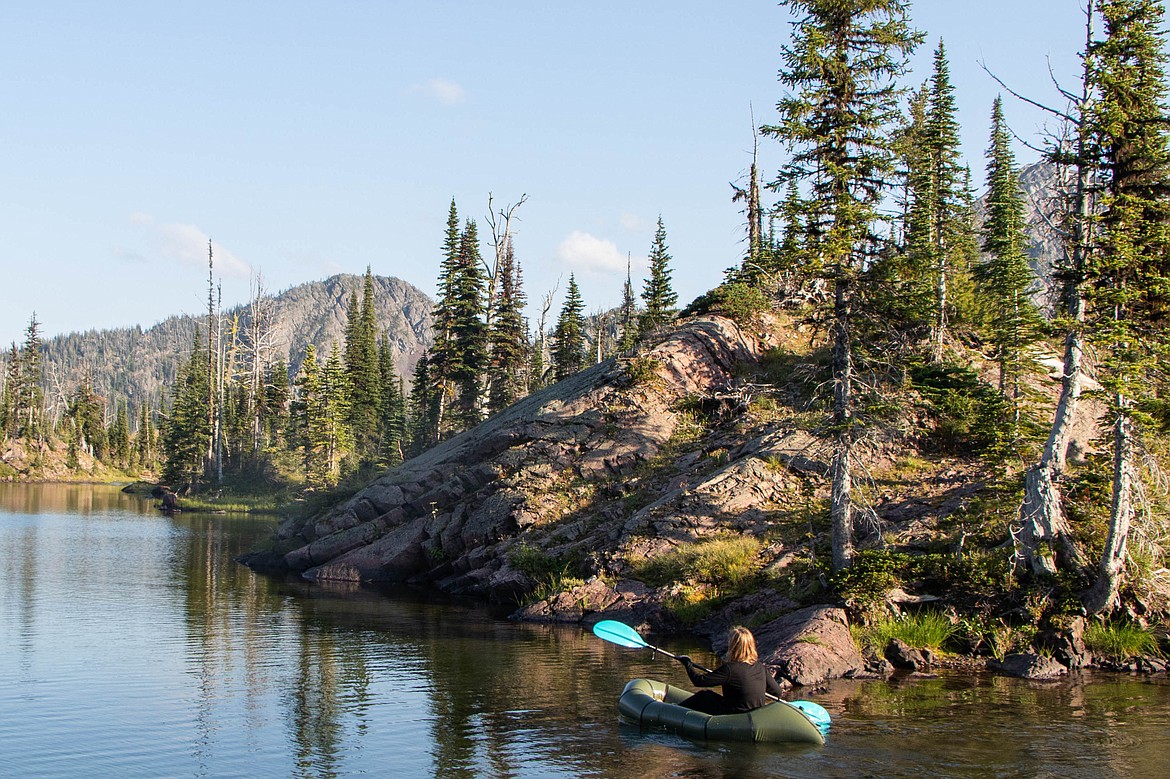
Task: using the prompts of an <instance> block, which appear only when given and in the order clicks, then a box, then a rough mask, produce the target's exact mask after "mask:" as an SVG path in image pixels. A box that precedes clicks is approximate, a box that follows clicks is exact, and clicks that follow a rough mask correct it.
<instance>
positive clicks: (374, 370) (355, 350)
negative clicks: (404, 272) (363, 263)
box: [345, 267, 381, 460]
mask: <svg viewBox="0 0 1170 779" xmlns="http://www.w3.org/2000/svg"><path fill="white" fill-rule="evenodd" d="M350 301H351V303H350V311H349V317H351V318H352V321H350V320H347V322H346V343H345V372H346V376H347V377H348V383H349V387H350V393H351V396H350V399H349V401H350V418H349V420H348V422H349V427H350V429H351V430H352V432H353V437H354V446H355V448H356V450H357V453H358V457H359V458H360V459H362V460H371V459H373V458H374V456H375V455H376V453H377V450H378V443H379V429H378V428H379V416H380V415H379V405H380V398H379V395H380V384H381V375H380V371H379V364H378V346H377V330H378V322H377V314H376V311H375V307H374V276H373V273H372V272H371V270H370V268H369V267H367V268H366V275H365V279H364V281H363V287H362V297H361V303H360V304H358V303H357V296H356V294H355V295H354V296H352V297H351V298H350Z"/></svg>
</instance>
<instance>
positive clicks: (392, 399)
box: [378, 333, 406, 465]
mask: <svg viewBox="0 0 1170 779" xmlns="http://www.w3.org/2000/svg"><path fill="white" fill-rule="evenodd" d="M378 383H379V392H378V395H379V397H378V415H379V430H380V444H379V459H380V460H381V462H382V463H384V464H386V465H397V464H398V463H400V462H402V460H403V458H404V457H405V453H406V440H405V438H406V399H405V398H404V397H403V394H402V379H401V378H399V376H398V372H397V371H396V370H395V368H394V353H393V351H391V349H390V334H389V333H383V334H382V338H381V340H380V341H379V343H378Z"/></svg>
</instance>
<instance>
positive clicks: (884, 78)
mask: <svg viewBox="0 0 1170 779" xmlns="http://www.w3.org/2000/svg"><path fill="white" fill-rule="evenodd" d="M783 5H785V6H787V7H788V8H790V9H791V10H792V11H793V13H794V15H795V16H796V17H797V20H796V22H795V23H794V37H793V40H792V42H791V44H790V45H787V46H785V47H784V48H783V50H782V59H783V65H782V68H781V71H780V80H781V82H782V83H783V84H784V85H785V86H786V87H788V88H789V89H791V90H794V92H793V93H791V94H789V95H787V96H786V97H784V98H782V99H781V100H780V102H779V104H778V106H777V107H778V109H779V112H780V123H779V124H778V125H776V126H774V127H770V128H765V129H764V132H765V133H767V134H769V135H773V136H775V137H777V138H780V139H781V140H782V141H784V142H785V143H786V144H787V145H788V146H789V147H790V149H791V152H792V156H791V159H790V162H789V164H788V165H787V166H786V167H785V169H784V170H783V171H782V172H781V182H786V181H795V182H798V183H799V182H803V183H804V185H805V186H806V188H807V194H806V195H805V197H804V198H803V202H804V203H805V207H806V214H807V215H808V216H807V219H808V222H807V224H806V227H807V229H808V231H809V232H810V233H812V234H814V235H815V236H816V238H815V241H814V244H815V250H816V251H817V252H819V254H820V258H819V261H818V262H817V263H816V265H817V266H819V267H820V268H823V273H824V275H825V277H826V279H827V281H828V282H829V283H830V284H831V285H832V299H833V303H832V311H831V312H829V332H830V340H831V342H832V376H833V410H832V425H833V431H834V436H835V441H834V451H833V456H832V493H831V496H830V517H831V521H832V535H833V544H832V546H833V550H832V565H833V568H834V569H841V568H845V567H847V566H848V565H849V564H850V562H851V560H852V556H853V504H852V462H851V458H852V452H853V445H854V437H855V433H854V424H855V419H854V416H855V409H854V406H855V397H854V389H853V372H854V342H853V337H854V336H853V327H852V325H853V323H854V321H855V318H856V316H857V311H856V310H855V306H856V305H857V303H858V280H859V275H860V273H861V272H862V271H863V270H864V269H865V267H866V265H867V264H868V259H869V256H870V254H871V253H872V251H873V247H874V246H875V244H876V243H877V240H876V237H875V224H876V222H877V221H878V218H879V215H878V212H877V209H878V204H879V202H880V200H881V198H882V196H883V194H884V192H885V190H886V189H887V187H888V186H889V185H890V183H891V181H892V174H893V151H894V139H893V137H892V134H891V128H892V127H893V126H894V123H895V121H896V120H897V118H898V116H899V112H898V99H899V97H900V94H901V90H899V89H898V88H897V87H896V86H895V83H894V80H895V79H896V78H897V77H898V76H900V75H902V73H903V72H904V71H905V65H906V58H907V57H908V56H909V54H910V53H911V52H912V51H913V49H914V47H915V46H916V45H917V44H918V42H919V41H920V39H921V36H920V35H919V34H918V33H916V32H915V31H913V30H912V29H911V27H910V25H909V23H908V20H907V4H906V3H905V2H901V1H900V0H785V2H783Z"/></svg>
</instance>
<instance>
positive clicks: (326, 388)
mask: <svg viewBox="0 0 1170 779" xmlns="http://www.w3.org/2000/svg"><path fill="white" fill-rule="evenodd" d="M352 392H353V387H352V386H351V385H350V383H349V375H348V374H347V373H346V370H345V363H344V360H343V359H342V356H341V349H340V348H339V347H338V345H337V342H336V341H334V342H333V348H332V349H331V350H330V352H329V359H328V360H326V361H325V366H324V367H323V368H322V369H321V394H320V396H319V400H320V403H319V405H318V407H317V411H318V412H319V413H320V417H319V418H318V419H316V420H314V421H316V422H318V423H319V425H320V428H319V429H320V430H321V431H322V432H323V438H324V440H325V455H326V467H327V473H328V479H329V482H330V483H335V482H336V480H337V478H338V476H340V474H341V471H342V461H343V460H344V459H345V458H346V456H347V455H349V454H350V453H351V452H352V451H353V433H352V431H351V429H350V427H349V420H350V418H351V405H350V397H351V396H352Z"/></svg>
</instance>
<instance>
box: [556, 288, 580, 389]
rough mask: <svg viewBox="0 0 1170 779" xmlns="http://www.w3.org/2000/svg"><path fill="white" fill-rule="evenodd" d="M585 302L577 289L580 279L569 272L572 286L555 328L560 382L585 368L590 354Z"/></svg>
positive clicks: (557, 371)
mask: <svg viewBox="0 0 1170 779" xmlns="http://www.w3.org/2000/svg"><path fill="white" fill-rule="evenodd" d="M584 311H585V303H584V302H583V301H582V300H581V291H580V289H578V288H577V279H576V278H575V277H574V276H573V274H571V273H570V274H569V288H568V291H567V292H566V293H565V304H564V306H562V307H561V314H560V316H559V317H557V326H556V329H555V330H554V331H553V350H552V360H553V376H554V378H555V379H556V380H557V381H560V380H562V379H567V378H568V377H569V376H572V375H573V374H574V373H577V372H578V371H580V370H581V369H582V368H584V367H585V365H586V363H587V360H588V356H587V355H586V353H585V317H584V313H583V312H584Z"/></svg>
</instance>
